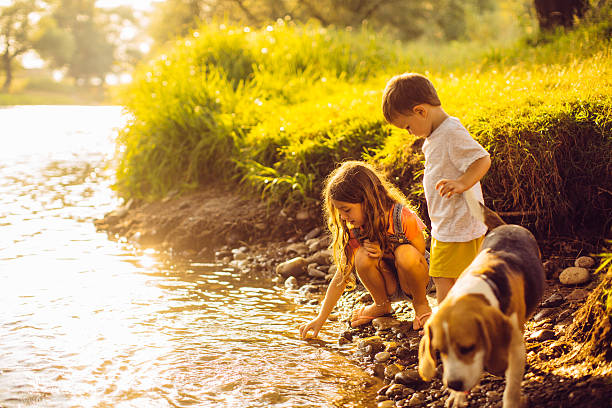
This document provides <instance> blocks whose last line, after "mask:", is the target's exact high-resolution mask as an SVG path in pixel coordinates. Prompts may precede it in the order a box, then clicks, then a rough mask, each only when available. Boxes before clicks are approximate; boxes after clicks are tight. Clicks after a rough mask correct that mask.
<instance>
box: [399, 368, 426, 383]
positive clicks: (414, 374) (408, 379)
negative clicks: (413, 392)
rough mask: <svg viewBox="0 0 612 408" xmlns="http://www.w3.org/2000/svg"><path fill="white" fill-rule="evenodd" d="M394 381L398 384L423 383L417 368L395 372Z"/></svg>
mask: <svg viewBox="0 0 612 408" xmlns="http://www.w3.org/2000/svg"><path fill="white" fill-rule="evenodd" d="M394 381H395V382H396V383H399V384H404V385H409V386H418V385H421V384H422V383H423V380H422V379H421V376H420V375H419V372H418V371H417V370H414V369H411V370H403V371H400V372H399V373H397V374H395V377H394Z"/></svg>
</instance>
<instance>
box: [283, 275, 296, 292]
mask: <svg viewBox="0 0 612 408" xmlns="http://www.w3.org/2000/svg"><path fill="white" fill-rule="evenodd" d="M298 286H299V285H298V282H297V279H295V276H290V277H288V278H287V280H285V288H286V289H297V288H298Z"/></svg>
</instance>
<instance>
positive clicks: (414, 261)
mask: <svg viewBox="0 0 612 408" xmlns="http://www.w3.org/2000/svg"><path fill="white" fill-rule="evenodd" d="M395 266H396V268H397V276H398V278H399V284H400V287H401V288H402V290H403V291H404V292H405V293H408V294H410V295H411V296H412V307H414V313H415V315H416V316H419V317H421V316H423V317H424V318H426V316H427V314H428V313H431V307H430V306H429V302H428V301H427V282H429V271H428V268H427V261H426V260H425V257H424V256H423V254H421V253H420V252H419V251H418V250H417V249H416V248H415V247H413V246H412V245H400V246H398V247H397V248H396V249H395ZM423 323H424V320H423ZM415 324H416V323H415ZM415 328H421V327H415Z"/></svg>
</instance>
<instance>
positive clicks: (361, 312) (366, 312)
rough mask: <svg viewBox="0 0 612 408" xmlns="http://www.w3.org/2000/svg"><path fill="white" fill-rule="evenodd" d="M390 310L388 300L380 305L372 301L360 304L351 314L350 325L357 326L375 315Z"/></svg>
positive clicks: (387, 312) (386, 312) (370, 319)
mask: <svg viewBox="0 0 612 408" xmlns="http://www.w3.org/2000/svg"><path fill="white" fill-rule="evenodd" d="M391 310H392V309H391V303H390V302H385V303H384V304H382V305H376V304H375V303H372V304H371V305H367V306H362V307H360V308H359V309H357V310H355V311H354V312H353V316H352V317H351V327H358V326H362V325H364V324H367V323H370V322H371V321H372V320H374V319H376V318H377V317H381V316H384V315H386V314H389V313H391Z"/></svg>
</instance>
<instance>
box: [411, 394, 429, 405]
mask: <svg viewBox="0 0 612 408" xmlns="http://www.w3.org/2000/svg"><path fill="white" fill-rule="evenodd" d="M423 405H425V394H423V393H422V392H415V393H414V394H412V397H410V399H409V400H408V406H409V407H422V406H423Z"/></svg>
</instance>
